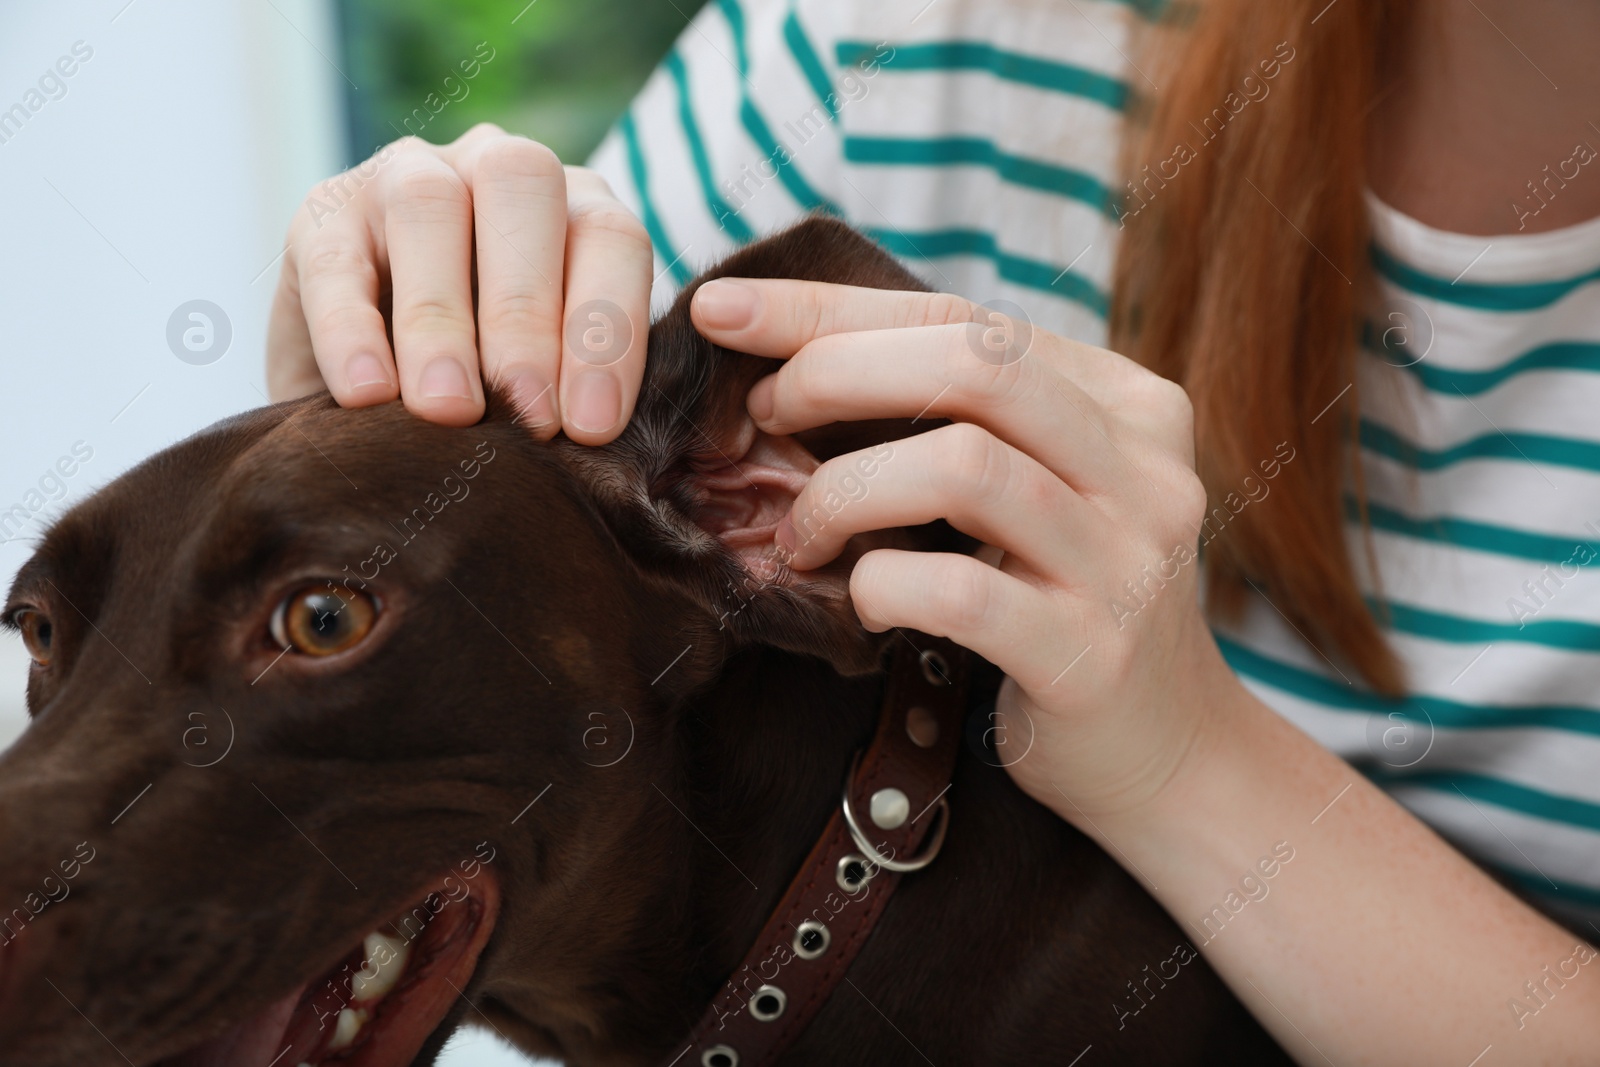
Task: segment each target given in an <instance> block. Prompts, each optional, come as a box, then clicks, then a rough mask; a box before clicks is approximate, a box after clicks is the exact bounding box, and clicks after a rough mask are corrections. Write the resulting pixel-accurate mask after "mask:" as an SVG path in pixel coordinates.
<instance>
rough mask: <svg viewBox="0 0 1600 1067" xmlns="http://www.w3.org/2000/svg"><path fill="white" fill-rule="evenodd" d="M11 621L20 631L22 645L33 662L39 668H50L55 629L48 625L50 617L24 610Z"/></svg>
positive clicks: (30, 609) (38, 612) (42, 613)
mask: <svg viewBox="0 0 1600 1067" xmlns="http://www.w3.org/2000/svg"><path fill="white" fill-rule="evenodd" d="M11 621H12V622H14V623H16V626H17V629H19V630H21V631H22V643H23V644H24V645H26V646H27V649H28V655H30V656H32V657H33V662H35V663H37V664H38V665H39V666H41V667H48V666H50V656H51V653H52V651H53V650H54V648H55V627H54V626H51V625H50V617H49V616H48V615H46V614H45V613H44V612H42V611H35V610H33V609H32V608H24V609H23V610H22V611H19V612H17V613H16V614H15V615H13V616H12V617H11Z"/></svg>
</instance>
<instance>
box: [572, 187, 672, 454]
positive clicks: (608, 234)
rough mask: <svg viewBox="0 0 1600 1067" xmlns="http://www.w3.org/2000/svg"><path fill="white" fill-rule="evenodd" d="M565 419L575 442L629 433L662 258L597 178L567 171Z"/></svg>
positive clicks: (600, 440) (635, 220) (598, 441)
mask: <svg viewBox="0 0 1600 1067" xmlns="http://www.w3.org/2000/svg"><path fill="white" fill-rule="evenodd" d="M567 203H568V209H567V261H566V262H567V291H566V307H565V310H564V312H563V325H562V356H561V384H560V392H561V415H562V425H563V428H564V429H565V431H566V434H567V436H568V437H570V438H572V439H573V440H575V441H578V442H580V443H582V444H603V443H605V442H607V441H610V440H611V439H612V438H614V437H616V436H617V434H618V433H620V432H622V427H623V426H624V425H626V424H627V421H628V418H629V416H631V415H632V414H633V405H634V402H635V401H636V400H637V399H638V396H639V383H640V381H641V380H642V379H643V377H644V355H645V343H646V341H647V340H648V335H649V330H650V284H651V280H652V279H651V270H652V268H653V266H654V257H653V253H652V251H651V247H650V238H649V237H648V236H647V235H646V234H645V230H644V224H643V223H642V222H640V221H639V219H638V218H637V217H636V216H635V215H634V214H633V212H631V211H629V210H628V209H627V208H626V207H625V206H624V205H623V204H622V202H621V201H619V200H618V199H617V198H616V196H615V195H613V194H612V192H611V187H610V186H608V185H607V184H606V182H605V179H603V178H601V177H600V176H599V175H598V174H596V173H594V172H593V171H590V170H586V169H584V168H582V167H569V168H567Z"/></svg>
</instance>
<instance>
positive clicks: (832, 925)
mask: <svg viewBox="0 0 1600 1067" xmlns="http://www.w3.org/2000/svg"><path fill="white" fill-rule="evenodd" d="M911 636H912V637H914V638H915V640H916V642H917V644H919V645H920V646H921V649H920V650H919V649H917V648H914V647H912V646H911V644H910V643H909V641H908V642H907V643H905V644H901V645H898V646H897V647H896V649H895V652H894V656H893V662H892V664H891V666H890V671H889V681H888V686H887V688H886V690H885V695H884V702H883V710H882V712H881V713H880V715H879V718H878V731H877V734H876V735H875V736H874V737H873V739H872V743H871V745H869V746H868V747H867V749H866V751H865V752H864V753H858V754H857V756H856V759H855V761H854V762H853V763H852V764H851V767H850V773H849V775H848V776H847V778H846V781H845V783H844V795H843V798H842V799H841V801H840V804H839V807H838V808H837V809H836V810H835V811H834V813H833V816H832V817H831V818H830V819H829V820H828V825H827V827H826V828H825V829H824V830H823V832H822V836H821V837H820V838H819V839H818V841H817V843H816V845H815V846H813V848H812V849H811V854H810V855H809V856H807V857H806V860H805V863H803V864H802V865H801V867H800V871H799V873H798V874H796V875H795V877H794V880H793V881H791V882H790V883H789V888H788V890H787V891H786V892H785V893H784V895H783V898H782V899H781V900H780V901H779V902H778V906H777V907H776V908H775V909H774V910H773V912H772V914H771V915H770V916H769V917H768V919H767V923H766V925H765V926H764V927H762V930H761V933H760V935H759V936H757V937H756V939H755V942H754V944H753V945H752V947H751V949H750V951H749V952H748V953H747V954H746V955H745V958H744V961H743V962H742V963H741V965H740V966H739V967H738V968H737V969H736V970H735V971H734V972H733V975H732V976H731V977H730V978H729V979H728V980H727V981H726V982H724V983H723V985H722V988H721V989H720V990H718V991H717V995H716V997H715V998H714V999H713V1000H712V1001H711V1005H710V1007H708V1008H707V1009H706V1012H705V1014H704V1015H702V1016H701V1018H700V1022H699V1023H698V1024H696V1026H695V1028H694V1030H693V1031H692V1032H691V1033H690V1035H689V1038H688V1042H687V1044H686V1045H683V1046H678V1047H677V1048H676V1049H675V1055H673V1056H672V1057H671V1058H670V1059H664V1060H663V1061H662V1062H663V1064H664V1067H762V1065H765V1064H770V1063H772V1062H774V1061H775V1060H776V1059H777V1058H778V1056H779V1055H781V1054H782V1053H783V1051H784V1050H785V1049H786V1048H788V1047H789V1045H790V1044H791V1043H792V1042H793V1041H794V1040H795V1039H796V1038H797V1037H799V1036H800V1034H801V1033H802V1032H804V1030H805V1028H806V1026H807V1025H808V1024H809V1023H810V1022H811V1020H812V1018H813V1017H815V1016H816V1014H817V1012H818V1011H820V1010H821V1008H822V1006H823V1004H825V1003H826V1002H827V1000H828V997H829V995H830V994H831V993H832V992H833V990H834V988H835V987H836V986H837V985H838V984H839V983H840V982H841V981H842V980H843V979H844V976H845V972H846V971H847V970H848V969H849V967H850V964H851V962H852V961H853V960H854V959H855V958H856V955H857V954H858V953H859V952H860V951H861V948H862V946H863V945H864V944H865V943H866V941H867V938H868V937H869V936H870V935H871V934H872V930H873V927H874V925H875V924H876V923H877V921H878V918H879V916H880V915H882V914H883V909H884V907H885V906H886V905H887V904H888V902H889V898H890V896H892V895H893V894H894V889H895V885H896V884H897V883H898V881H899V879H900V877H901V876H902V875H904V874H909V873H911V872H914V871H918V870H921V869H922V868H923V867H926V866H927V865H928V864H929V863H930V862H932V861H933V859H934V858H935V857H936V856H937V855H938V853H939V849H940V847H941V846H942V845H943V843H944V835H945V831H946V829H947V828H948V826H949V820H950V810H949V800H948V799H947V798H946V796H945V794H946V793H947V792H948V791H949V789H950V778H951V774H952V772H953V771H954V769H955V762H956V751H957V748H958V746H959V745H960V742H961V733H962V720H963V716H964V714H965V710H966V698H967V688H968V683H969V677H970V673H971V672H970V666H969V663H968V659H969V653H968V652H967V651H966V650H965V649H963V648H961V647H960V646H958V645H956V644H954V643H952V642H950V641H946V640H943V639H942V638H935V637H928V636H926V635H923V634H913V635H911Z"/></svg>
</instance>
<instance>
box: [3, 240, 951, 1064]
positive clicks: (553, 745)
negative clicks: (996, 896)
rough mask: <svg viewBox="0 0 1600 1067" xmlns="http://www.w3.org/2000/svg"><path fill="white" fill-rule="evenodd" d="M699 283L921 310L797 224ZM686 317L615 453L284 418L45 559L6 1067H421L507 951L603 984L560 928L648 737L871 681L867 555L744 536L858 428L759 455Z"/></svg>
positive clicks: (101, 497) (150, 481) (86, 522)
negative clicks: (804, 285) (774, 683)
mask: <svg viewBox="0 0 1600 1067" xmlns="http://www.w3.org/2000/svg"><path fill="white" fill-rule="evenodd" d="M716 273H720V274H729V275H745V276H783V277H798V278H809V279H815V280H825V281H834V282H845V283H853V284H861V285H871V286H877V287H881V288H921V286H920V285H919V284H918V283H917V282H916V281H915V280H914V279H913V278H912V277H911V276H910V275H908V274H906V273H905V272H904V271H902V270H901V269H900V268H898V267H897V266H895V264H894V263H893V261H892V260H890V259H889V258H888V257H887V256H885V255H884V254H883V253H881V252H880V251H878V250H877V249H876V248H874V247H873V246H871V245H870V244H869V243H867V242H866V241H865V240H864V239H862V238H860V237H859V236H857V235H855V234H854V233H853V232H852V231H850V230H848V229H847V228H845V227H844V226H842V225H841V224H837V223H833V222H827V221H819V220H814V221H811V222H807V223H804V224H802V225H801V226H799V227H797V228H796V229H794V230H791V231H789V232H787V233H786V234H782V235H780V236H778V237H776V238H773V239H770V240H768V241H764V242H761V243H759V244H757V245H753V246H751V247H750V248H748V249H746V250H744V251H743V252H741V253H739V254H738V255H736V256H734V257H733V258H732V259H730V260H729V261H728V262H726V263H725V264H724V265H723V266H722V267H721V268H720V269H719V270H718V271H717V272H716ZM689 295H690V294H689V293H685V294H684V296H683V298H681V299H680V300H679V301H678V302H677V304H676V305H675V306H674V308H673V309H672V311H671V312H670V313H669V314H668V315H667V316H665V317H664V318H663V319H662V320H661V321H660V322H658V323H657V324H656V325H655V326H654V327H652V329H651V333H650V362H649V369H648V375H647V378H646V382H645V386H644V390H643V393H642V394H641V401H640V404H639V410H638V413H637V415H636V416H635V418H634V420H633V422H632V423H631V425H630V427H629V429H628V430H627V432H626V433H625V434H624V435H623V437H622V438H621V439H620V440H619V441H617V442H616V443H615V444H613V445H611V446H607V447H605V448H601V449H584V448H580V447H579V446H576V445H573V444H570V443H568V442H562V441H558V442H554V443H551V444H539V443H537V442H535V441H533V440H532V439H531V438H530V437H529V436H527V435H526V434H525V433H523V432H522V430H521V429H520V428H519V426H518V425H517V423H516V422H515V420H514V418H513V416H512V414H511V412H510V410H509V407H508V405H507V404H506V402H505V401H504V399H503V398H501V397H498V396H493V397H491V401H490V414H489V416H488V417H487V418H486V419H485V420H484V422H483V423H481V424H480V425H477V426H473V427H468V428H447V427H440V426H433V425H426V424H423V423H421V422H418V421H416V420H414V419H413V418H411V417H410V416H409V415H407V414H406V412H405V411H404V410H403V409H402V408H400V407H399V406H398V405H389V406H385V407H379V408H369V409H364V410H355V411H344V410H340V409H338V408H336V407H335V406H333V404H332V403H331V402H330V401H329V400H328V398H327V397H325V396H323V397H313V398H308V399H306V400H303V401H297V402H293V403H288V404H281V405H277V406H275V407H272V408H268V409H263V410H260V411H254V412H250V413H248V414H245V415H242V416H239V417H237V418H233V419H230V420H227V421H225V422H223V423H221V424H219V425H217V426H215V427H212V428H211V429H209V430H207V431H205V432H203V433H201V434H199V435H197V436H195V437H193V438H190V439H188V440H186V441H184V442H182V443H180V444H178V445H176V446H174V447H172V448H170V449H168V450H166V451H165V452H162V453H161V454H159V455H157V456H155V457H154V458H152V459H150V460H148V461H147V462H145V463H144V464H142V465H140V466H139V467H137V468H135V469H134V470H132V471H130V472H129V473H128V474H126V475H125V476H123V477H122V478H120V479H118V480H117V481H116V482H114V483H112V484H111V485H109V486H107V487H106V488H105V489H104V490H102V491H100V492H99V493H97V494H96V495H95V496H93V497H92V498H91V499H89V500H88V501H86V502H85V503H83V504H82V505H80V506H78V507H77V508H75V509H74V510H73V511H71V512H70V513H69V514H67V515H66V516H65V517H64V518H63V519H62V520H61V521H60V522H59V523H58V524H57V525H56V526H55V527H54V528H53V529H52V530H51V531H50V532H49V534H48V535H47V536H46V537H45V538H44V541H43V543H42V545H41V546H40V548H39V550H38V552H37V553H36V555H35V556H34V557H33V559H32V560H30V561H29V562H28V563H27V564H26V566H25V567H24V568H23V569H22V571H21V573H20V574H19V576H18V578H17V580H16V582H15V585H14V587H13V589H12V591H11V594H10V599H9V601H8V602H7V605H6V608H5V614H6V620H7V621H8V622H9V623H10V624H12V625H13V626H14V627H16V628H18V629H20V630H22V631H23V635H24V638H25V639H26V640H27V642H28V645H29V648H30V650H31V652H32V653H33V656H34V659H35V665H34V667H33V668H32V672H31V675H30V678H29V683H28V701H29V708H30V712H31V715H32V722H31V724H30V726H29V728H28V730H27V732H26V733H25V734H24V735H23V736H22V738H21V739H20V740H18V742H17V743H16V744H15V745H14V746H13V747H12V748H11V749H10V750H9V751H7V752H6V753H5V755H4V756H3V758H0V855H3V856H4V857H5V861H4V864H3V865H0V1064H3V1065H13V1064H15V1065H21V1064H28V1065H30V1067H46V1065H54V1064H74V1065H80V1064H93V1063H105V1064H120V1063H123V1062H125V1061H126V1062H130V1063H133V1064H137V1065H139V1067H145V1065H148V1064H156V1063H161V1064H169V1065H223V1064H227V1065H245V1067H267V1065H268V1064H283V1065H287V1067H294V1065H295V1064H299V1063H313V1064H316V1063H324V1062H326V1063H342V1064H350V1065H355V1067H393V1065H401V1064H407V1063H411V1062H413V1060H414V1059H416V1058H417V1057H419V1056H421V1057H422V1058H423V1059H427V1058H429V1057H430V1056H431V1054H432V1053H433V1052H435V1051H437V1049H438V1047H439V1046H440V1044H442V1042H443V1040H444V1037H445V1036H447V1034H448V1031H449V1029H450V1028H451V1027H452V1026H453V1025H454V1023H455V1022H456V1021H457V1020H458V1019H459V1018H460V1016H461V1015H462V1014H464V1013H466V1012H467V1011H468V1003H469V999H470V998H472V997H473V996H474V995H475V994H476V992H477V991H479V990H481V989H483V988H484V983H485V982H487V981H490V980H491V979H492V978H493V975H492V974H488V973H486V972H490V971H492V970H493V969H494V968H495V967H496V966H498V965H499V964H498V962H497V960H498V959H499V957H500V956H504V955H506V953H508V952H509V951H510V950H509V949H507V950H506V951H505V952H501V951H500V948H501V944H500V943H501V942H502V941H503V940H504V938H502V937H501V934H502V933H503V932H504V931H506V930H507V928H508V927H509V926H511V925H514V924H517V925H519V929H518V931H517V937H518V942H517V943H518V944H520V945H523V946H526V945H529V944H539V945H542V946H544V949H545V950H546V951H547V952H548V953H549V954H550V955H549V959H548V971H549V974H550V975H551V980H552V982H554V981H555V979H556V977H557V976H565V977H563V978H562V980H563V981H571V980H574V979H573V977H572V976H573V975H576V974H581V972H582V964H581V959H582V957H583V956H584V953H585V952H586V951H588V950H591V949H593V950H596V951H598V950H599V948H600V947H601V946H600V942H602V941H603V940H604V939H605V937H606V936H607V935H606V934H605V933H604V931H603V929H601V926H602V925H603V924H601V925H596V926H595V927H594V928H586V926H585V924H584V923H583V922H569V923H568V925H567V928H565V929H563V928H562V925H561V921H560V919H559V916H561V915H562V914H563V913H566V914H567V915H568V916H571V915H572V911H571V908H570V905H569V904H564V903H563V894H564V893H565V894H570V893H571V892H573V890H574V889H575V888H576V887H575V886H574V885H573V880H574V879H577V880H580V881H581V880H583V879H584V877H585V875H584V872H585V871H593V870H595V869H597V867H596V865H597V864H598V863H599V862H600V857H604V856H607V855H609V854H614V853H615V852H616V851H617V850H619V849H623V848H630V847H633V848H637V847H639V845H638V842H639V834H640V828H641V826H642V825H645V822H644V821H643V817H642V816H641V814H640V813H641V812H642V811H643V810H644V807H645V805H646V804H647V803H655V804H656V805H657V807H659V806H660V805H659V798H658V797H656V796H655V795H654V794H653V793H652V792H651V790H652V788H655V787H654V785H653V783H654V782H655V781H656V780H657V779H658V778H669V777H670V770H671V762H672V760H673V759H674V758H675V757H676V754H677V752H678V750H679V745H678V743H677V740H676V739H675V737H674V736H673V731H674V722H675V720H674V718H673V716H672V714H671V709H672V707H673V706H674V705H681V704H682V703H683V702H684V700H685V699H686V698H687V697H688V696H689V695H691V694H692V693H693V692H694V691H695V690H696V688H697V687H700V686H703V685H705V684H706V683H707V682H708V681H709V680H711V679H713V678H714V677H715V676H716V675H717V674H718V672H719V670H720V669H721V668H722V665H723V664H724V663H725V662H726V660H727V658H728V656H729V655H730V654H732V653H733V652H734V651H736V650H738V649H739V648H741V647H744V646H750V645H757V644H767V645H773V646H777V647H779V648H782V649H786V650H789V651H791V652H796V653H804V654H810V655H814V656H818V657H823V658H826V659H828V660H831V661H832V662H833V663H834V664H835V666H836V667H838V668H839V669H841V670H843V671H846V672H849V671H862V670H866V669H869V668H870V667H871V666H872V665H873V663H874V660H875V656H876V649H877V647H878V643H877V640H876V639H874V638H872V637H871V636H870V635H868V634H866V633H865V631H863V630H862V629H861V628H860V626H859V625H858V624H857V623H856V621H855V619H854V616H853V614H852V613H851V611H850V609H849V606H848V600H847V597H846V595H845V589H846V584H845V583H846V577H845V576H846V575H847V573H848V568H849V565H850V562H851V560H852V558H853V557H854V555H857V554H859V550H860V549H861V548H862V547H865V546H859V545H858V546H856V547H855V551H854V552H852V553H847V555H846V557H845V558H844V559H843V560H841V561H840V563H838V564H836V565H834V566H833V567H831V568H829V569H828V570H826V571H822V572H816V573H814V574H808V575H799V576H797V575H794V574H792V573H788V572H786V571H785V570H784V569H783V568H782V567H781V566H778V565H777V563H776V560H775V557H774V555H773V553H772V550H771V537H772V530H773V527H774V524H775V523H776V521H777V519H778V518H779V517H780V516H781V515H782V514H783V513H784V512H785V511H786V510H787V508H788V506H789V504H790V503H791V502H792V500H793V498H794V493H795V491H796V489H797V488H798V486H799V485H800V484H802V483H803V482H804V480H805V478H806V476H807V475H808V474H809V472H810V471H811V470H812V469H814V467H815V466H816V464H817V462H818V455H819V454H820V455H821V456H822V457H823V458H826V456H827V455H829V454H834V453H837V452H840V451H842V450H843V449H845V448H847V447H848V448H854V447H859V446H860V445H862V444H863V443H865V442H868V441H872V440H879V441H881V440H884V439H885V432H884V428H882V427H856V428H854V430H853V437H838V438H836V439H835V440H832V441H823V440H821V439H820V438H818V439H815V440H812V441H811V447H810V448H807V447H805V446H802V445H801V444H800V443H799V442H796V441H793V440H787V439H785V440H777V439H771V438H768V437H766V436H764V435H761V434H758V433H756V432H755V430H754V428H753V426H752V424H751V423H750V421H749V418H748V416H747V415H746V414H745V412H744V397H745V394H746V392H747V390H748V389H749V387H750V386H751V385H752V384H753V383H754V382H755V380H756V379H757V378H758V377H759V376H760V375H761V374H763V373H770V372H771V371H772V370H773V369H774V368H775V365H774V364H772V363H770V362H767V361H762V360H757V359H754V358H752V357H747V356H738V355H735V354H732V353H727V352H723V351H721V350H717V349H714V348H713V347H712V346H711V345H710V344H709V343H708V342H706V341H705V340H703V339H702V338H701V337H699V335H698V334H697V333H695V331H694V330H693V329H692V327H691V326H690V324H689V318H688V298H689ZM884 536H889V537H899V538H900V543H903V544H904V543H910V541H908V538H910V537H911V536H912V535H909V534H906V533H904V532H901V533H899V534H891V535H884ZM880 543H882V542H880ZM624 758H625V759H626V760H627V763H626V767H627V768H628V771H629V773H627V774H610V775H597V774H596V773H595V772H594V768H597V767H606V766H611V765H612V764H614V763H616V762H618V761H620V760H622V759H624ZM822 788H825V789H828V790H830V791H831V789H832V788H833V786H832V783H826V784H824V785H823V786H822ZM592 888H593V887H592V886H591V889H592ZM613 888H614V887H613ZM621 896H622V897H626V896H627V892H626V890H624V891H623V892H622V894H621ZM566 899H567V900H568V901H570V899H571V898H570V896H568V897H567V898H566ZM585 899H586V900H587V903H586V904H585V907H586V908H588V909H589V910H590V911H595V910H596V909H598V912H599V913H601V914H603V913H604V912H605V910H606V909H607V908H610V909H613V911H616V912H620V911H621V910H625V909H626V908H628V907H637V906H638V903H639V902H638V901H637V900H635V901H632V902H627V901H623V900H619V899H614V898H611V897H607V896H606V894H604V893H601V894H599V896H598V897H596V896H595V895H594V894H592V893H590V894H585ZM541 924H542V925H541ZM621 928H622V924H619V925H618V929H621ZM618 936H620V935H618ZM497 953H498V955H497ZM579 980H581V979H579ZM545 992H546V994H547V995H548V996H550V997H552V998H556V999H559V998H560V997H562V996H563V995H565V994H564V993H563V992H562V991H561V990H560V989H559V988H555V987H552V988H550V989H548V990H546V991H545Z"/></svg>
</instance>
